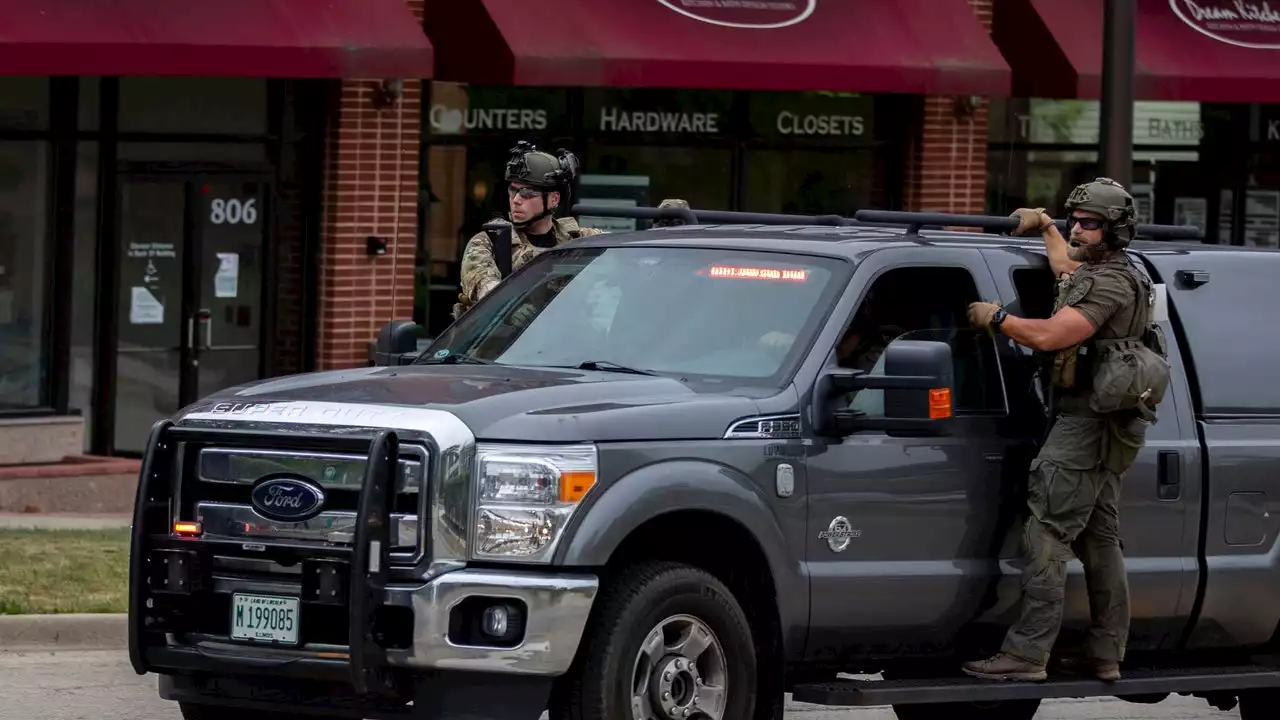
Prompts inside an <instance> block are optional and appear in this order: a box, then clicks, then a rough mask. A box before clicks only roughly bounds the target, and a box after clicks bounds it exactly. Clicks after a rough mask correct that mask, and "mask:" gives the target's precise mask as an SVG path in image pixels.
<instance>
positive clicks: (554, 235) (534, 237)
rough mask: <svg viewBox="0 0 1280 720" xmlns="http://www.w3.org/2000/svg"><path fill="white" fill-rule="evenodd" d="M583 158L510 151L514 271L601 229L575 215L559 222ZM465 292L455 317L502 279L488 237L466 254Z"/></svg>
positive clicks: (530, 149)
mask: <svg viewBox="0 0 1280 720" xmlns="http://www.w3.org/2000/svg"><path fill="white" fill-rule="evenodd" d="M577 171H578V159H577V158H576V157H575V156H574V155H573V153H571V152H569V151H567V150H561V151H560V153H559V155H558V156H556V155H552V154H551V153H547V152H542V151H540V150H538V149H537V148H536V147H534V146H533V145H532V144H530V143H528V142H525V141H523V140H522V141H520V142H518V143H516V146H515V147H513V148H512V149H511V159H510V160H508V161H507V168H506V173H505V179H506V181H507V183H508V187H507V197H508V199H509V200H508V201H509V203H510V211H511V213H510V218H511V219H510V222H511V224H512V225H513V226H514V230H515V232H513V233H512V237H511V270H512V272H514V271H515V270H516V269H517V268H519V267H520V266H522V265H524V264H525V263H527V262H529V261H530V260H531V259H533V258H534V257H535V256H537V255H538V253H540V252H542V251H543V250H545V249H547V248H552V247H555V246H556V245H559V244H561V243H565V242H568V241H570V240H572V239H574V238H578V237H586V236H589V235H598V234H599V233H600V231H599V230H596V229H593V228H580V227H578V222H577V221H576V220H574V219H573V218H571V217H566V218H559V219H557V218H555V217H554V214H555V211H556V208H558V207H559V206H560V203H561V201H562V200H568V195H569V191H570V189H571V186H572V183H573V180H574V176H575V175H576V174H577ZM461 280H462V292H460V293H459V294H458V302H457V303H456V304H454V306H453V317H454V318H455V319H456V318H458V317H460V316H461V315H462V313H464V312H466V311H467V310H468V309H469V308H470V307H471V306H472V305H474V304H476V303H477V302H478V301H479V300H480V298H482V297H484V296H485V295H487V294H488V293H489V291H490V290H492V289H493V288H494V286H495V285H497V284H498V282H499V281H501V280H502V274H501V273H500V272H499V271H498V265H497V263H496V261H495V260H494V257H493V242H492V241H491V240H490V239H489V236H488V234H487V233H485V232H483V231H481V232H478V233H476V234H475V235H474V236H472V238H471V239H470V240H468V241H467V246H466V248H465V249H464V250H463V251H462V277H461Z"/></svg>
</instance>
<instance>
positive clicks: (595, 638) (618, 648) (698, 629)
mask: <svg viewBox="0 0 1280 720" xmlns="http://www.w3.org/2000/svg"><path fill="white" fill-rule="evenodd" d="M592 616H593V617H592V620H591V622H590V623H589V625H588V627H587V632H586V634H585V635H584V638H583V645H582V648H581V649H580V650H579V652H578V656H577V658H576V659H575V660H574V664H573V667H571V668H570V670H569V672H568V673H566V674H565V676H564V677H563V678H561V679H560V681H559V682H558V683H557V685H556V689H555V692H554V693H553V696H552V700H551V703H550V705H551V708H550V709H551V717H552V718H553V719H554V720H622V719H623V718H626V719H628V720H644V719H645V718H658V720H723V719H725V718H729V719H736V718H749V717H752V715H753V713H754V711H755V702H756V687H755V685H756V653H755V643H754V642H753V639H752V635H751V627H750V625H749V624H748V623H747V617H746V614H745V613H744V612H743V610H742V606H741V605H740V604H739V603H738V601H737V600H736V599H735V598H734V597H733V593H732V592H730V590H729V588H728V587H726V586H725V585H724V583H722V582H720V580H718V579H717V578H716V577H715V576H713V575H711V574H710V573H708V572H706V571H704V570H700V569H698V568H694V567H690V566H688V565H682V564H680V563H672V562H645V563H640V564H637V565H634V566H631V567H628V568H626V569H625V570H623V571H622V572H621V573H619V574H618V576H617V577H616V579H615V580H614V581H612V583H611V584H610V585H609V586H608V587H607V588H606V589H605V591H604V592H603V593H601V595H600V598H599V600H598V602H597V606H596V609H595V611H594V612H593V613H592Z"/></svg>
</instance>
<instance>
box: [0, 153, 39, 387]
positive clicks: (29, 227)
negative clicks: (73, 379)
mask: <svg viewBox="0 0 1280 720" xmlns="http://www.w3.org/2000/svg"><path fill="white" fill-rule="evenodd" d="M46 154H47V146H46V144H45V142H44V141H3V142H0V410H5V409H14V408H30V407H41V406H46V405H48V383H47V382H46V373H45V368H46V365H47V363H46V359H47V358H46V352H47V343H46V337H45V332H44V330H45V319H46V317H47V313H48V301H49V290H48V288H49V285H50V280H51V277H50V275H49V265H50V262H51V258H50V255H49V242H50V241H49V233H48V227H47V225H48V223H47V215H46V203H45V200H46V196H47V189H48V181H47V177H48V165H47V159H46Z"/></svg>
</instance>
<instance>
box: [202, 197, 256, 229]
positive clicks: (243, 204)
mask: <svg viewBox="0 0 1280 720" xmlns="http://www.w3.org/2000/svg"><path fill="white" fill-rule="evenodd" d="M257 221H258V199H257V198H249V199H248V200H240V199H238V198H231V199H230V200H223V199H222V198H214V199H213V202H210V203H209V222H211V223H213V224H214V225H252V224H254V223H255V222H257Z"/></svg>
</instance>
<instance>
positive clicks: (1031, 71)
mask: <svg viewBox="0 0 1280 720" xmlns="http://www.w3.org/2000/svg"><path fill="white" fill-rule="evenodd" d="M1137 3H1138V7H1137V30H1136V42H1137V44H1136V46H1135V48H1134V60H1135V64H1136V72H1135V77H1134V94H1135V95H1136V97H1137V99H1139V100H1196V101H1200V102H1276V101H1277V99H1280V4H1276V3H1274V2H1272V3H1271V4H1270V6H1269V7H1268V5H1266V4H1264V3H1262V2H1252V1H1249V2H1240V3H1237V2H1235V1H1234V0H1194V1H1191V2H1189V1H1188V0H1137ZM1103 4H1104V2H1103V0H1071V1H1070V2H1064V1H1063V0H996V7H995V27H994V32H993V35H994V37H995V40H996V43H997V44H998V45H999V46H1000V48H1001V50H1002V51H1003V52H1004V54H1005V57H1007V58H1009V61H1010V63H1011V64H1012V65H1013V68H1014V92H1015V94H1017V95H1019V96H1030V97H1058V98H1091V99H1096V98H1098V97H1100V96H1101V94H1102V20H1103Z"/></svg>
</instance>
